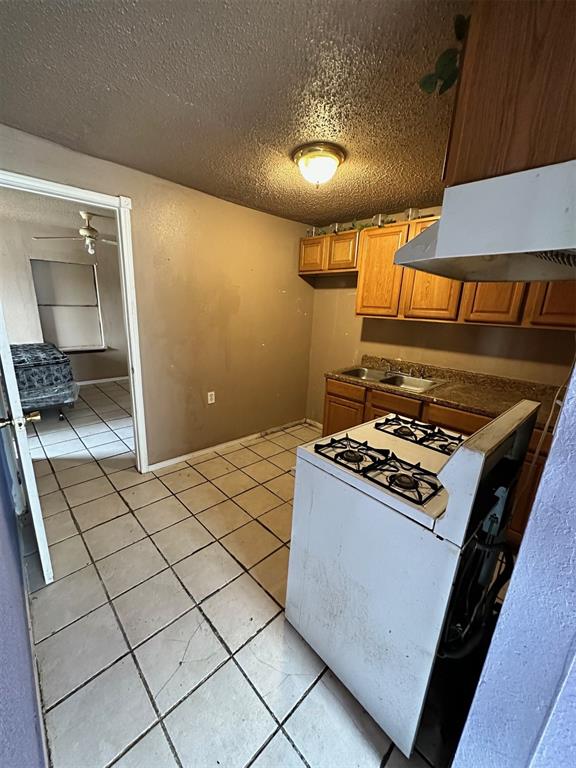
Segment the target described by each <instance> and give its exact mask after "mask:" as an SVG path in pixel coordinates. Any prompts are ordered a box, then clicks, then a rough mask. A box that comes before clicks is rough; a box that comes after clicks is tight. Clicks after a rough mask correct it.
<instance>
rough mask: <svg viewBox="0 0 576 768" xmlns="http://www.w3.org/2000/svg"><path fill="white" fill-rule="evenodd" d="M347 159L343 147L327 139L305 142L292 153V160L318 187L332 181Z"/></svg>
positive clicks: (306, 177)
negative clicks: (310, 142)
mask: <svg viewBox="0 0 576 768" xmlns="http://www.w3.org/2000/svg"><path fill="white" fill-rule="evenodd" d="M345 159H346V153H345V152H344V150H343V149H342V147H339V146H338V145H337V144H330V143H329V142H327V141H317V142H315V143H313V144H304V145H303V146H301V147H298V148H297V149H295V150H294V152H293V153H292V160H294V162H295V163H296V165H297V166H298V169H299V170H300V173H301V174H302V176H303V177H304V178H305V179H306V181H309V182H310V184H315V185H316V187H317V188H318V187H319V186H320V184H325V183H326V182H327V181H330V179H331V178H332V176H334V174H335V173H336V171H337V170H338V166H340V165H342V163H343V162H344V160H345Z"/></svg>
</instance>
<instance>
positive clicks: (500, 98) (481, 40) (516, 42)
mask: <svg viewBox="0 0 576 768" xmlns="http://www.w3.org/2000/svg"><path fill="white" fill-rule="evenodd" d="M575 29H576V3H575V2H574V0H555V2H530V3H520V2H503V1H502V0H482V2H476V3H474V6H473V9H472V16H471V20H470V29H469V32H468V37H467V40H466V48H465V51H464V59H463V63H462V68H461V75H460V81H459V84H458V94H457V98H456V104H455V108H454V117H453V121H452V130H451V135H450V140H449V144H448V152H447V157H446V169H445V179H446V183H447V184H448V185H450V186H451V185H453V184H462V183H464V182H469V181H477V180H478V179H485V178H490V177H491V176H499V175H501V174H504V173H513V172H515V171H523V170H527V169H529V168H538V167H539V166H542V165H549V164H551V163H560V162H564V161H566V160H572V159H573V158H574V157H576V126H575V116H576V113H575V111H574V104H576V57H575V56H574V30H575ZM487 226H490V222H487Z"/></svg>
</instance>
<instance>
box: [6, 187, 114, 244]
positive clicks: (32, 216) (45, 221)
mask: <svg viewBox="0 0 576 768" xmlns="http://www.w3.org/2000/svg"><path fill="white" fill-rule="evenodd" d="M85 208H86V206H83V205H79V204H78V203H71V202H70V201H68V200H60V199H59V198H56V197H47V196H45V195H37V194H32V193H31V192H21V191H19V190H14V189H3V188H0V224H1V222H2V221H9V222H17V223H19V224H21V225H23V226H25V227H26V230H27V231H29V232H30V237H32V235H50V236H60V235H66V236H71V237H74V236H78V227H80V226H81V224H82V219H81V217H80V214H79V213H78V211H79V210H81V209H83V210H84V209H85ZM90 211H91V212H92V213H96V214H101V216H98V217H96V218H94V219H93V221H92V225H93V226H94V227H96V229H97V230H98V232H99V233H100V234H101V235H107V236H113V237H115V236H116V217H115V214H114V211H110V210H107V209H105V208H97V207H96V206H90ZM109 217H111V218H109Z"/></svg>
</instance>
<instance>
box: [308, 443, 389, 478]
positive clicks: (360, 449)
mask: <svg viewBox="0 0 576 768" xmlns="http://www.w3.org/2000/svg"><path fill="white" fill-rule="evenodd" d="M314 451H315V452H316V453H319V454H320V455H321V456H325V457H326V458H327V459H330V460H331V461H334V462H336V464H341V465H342V466H343V467H346V468H347V469H351V470H352V471H353V472H358V473H359V474H361V473H362V472H364V471H365V470H367V469H370V467H372V466H374V465H375V464H376V463H378V462H379V461H382V459H384V458H386V456H388V453H389V451H387V450H381V449H379V448H372V446H371V445H368V442H363V443H360V442H359V441H358V440H353V439H352V438H351V437H349V436H348V435H346V437H340V438H335V437H331V438H330V440H329V441H328V442H327V443H316V445H315V446H314Z"/></svg>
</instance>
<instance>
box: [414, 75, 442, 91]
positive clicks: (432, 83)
mask: <svg viewBox="0 0 576 768" xmlns="http://www.w3.org/2000/svg"><path fill="white" fill-rule="evenodd" d="M418 85H419V86H420V88H421V89H422V90H423V91H424V93H434V91H435V90H436V86H437V85H438V78H437V77H436V75H435V73H434V72H430V73H429V74H428V75H424V77H421V78H420V80H419V81H418Z"/></svg>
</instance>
